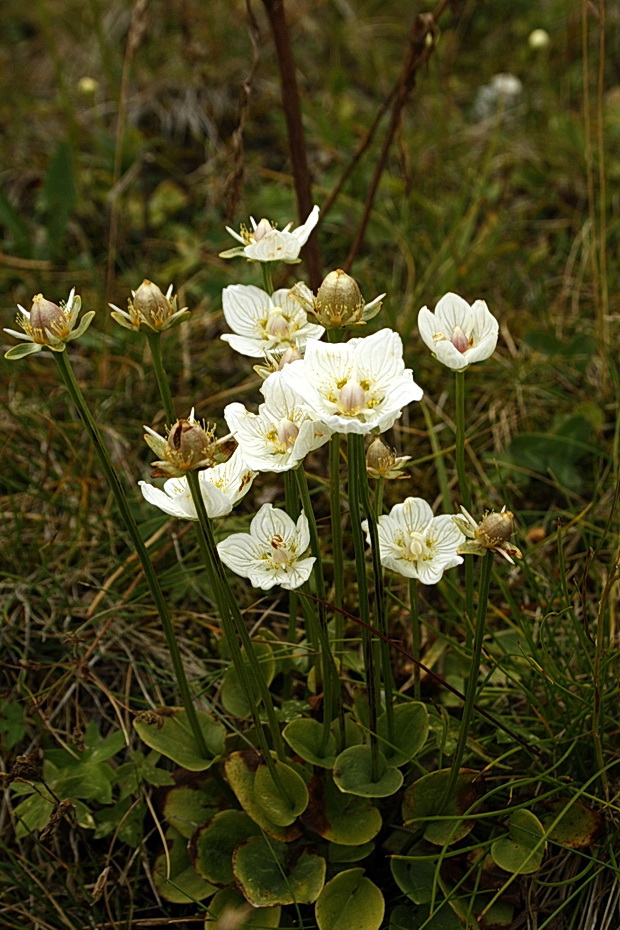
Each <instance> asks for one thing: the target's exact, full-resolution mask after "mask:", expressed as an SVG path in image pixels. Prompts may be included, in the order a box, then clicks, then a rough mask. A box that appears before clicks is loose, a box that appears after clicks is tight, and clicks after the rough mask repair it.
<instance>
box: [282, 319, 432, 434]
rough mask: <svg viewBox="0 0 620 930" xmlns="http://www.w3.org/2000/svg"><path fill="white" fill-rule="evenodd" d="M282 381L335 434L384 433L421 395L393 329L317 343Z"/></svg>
mask: <svg viewBox="0 0 620 930" xmlns="http://www.w3.org/2000/svg"><path fill="white" fill-rule="evenodd" d="M279 377H280V378H281V379H282V382H283V383H284V384H285V385H288V387H290V388H291V389H292V390H293V391H296V392H297V393H298V394H299V395H300V396H301V397H303V399H304V402H305V403H306V404H307V405H308V407H309V408H310V410H312V411H313V413H314V414H315V415H316V416H317V417H318V418H319V419H320V420H322V421H323V423H325V424H326V426H328V427H329V428H330V429H331V430H333V431H334V432H335V433H362V434H364V433H370V432H371V431H373V430H378V431H379V432H384V430H386V429H389V428H390V427H391V426H393V424H394V423H395V421H396V420H397V419H398V417H399V416H400V414H401V411H402V409H403V407H405V406H406V405H407V404H408V403H410V402H411V401H412V400H420V398H421V397H422V394H423V391H422V388H421V387H419V386H418V385H417V384H416V383H415V381H414V380H413V373H412V371H411V369H410V368H405V363H404V361H403V344H402V340H401V338H400V336H399V335H398V333H395V332H393V331H392V330H391V329H382V330H380V331H379V332H378V333H374V334H373V335H372V336H366V337H365V338H363V339H351V340H349V342H345V343H334V344H331V343H327V342H318V341H316V340H314V339H313V340H311V341H309V342H308V344H307V346H306V353H305V356H304V358H303V360H302V361H298V362H292V363H291V364H290V365H285V366H284V368H283V369H282V371H281V373H280V376H279Z"/></svg>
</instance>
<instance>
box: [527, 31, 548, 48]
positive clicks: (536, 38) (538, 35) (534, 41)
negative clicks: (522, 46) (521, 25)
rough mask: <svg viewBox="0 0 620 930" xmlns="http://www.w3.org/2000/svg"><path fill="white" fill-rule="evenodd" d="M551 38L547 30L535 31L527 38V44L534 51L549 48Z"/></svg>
mask: <svg viewBox="0 0 620 930" xmlns="http://www.w3.org/2000/svg"><path fill="white" fill-rule="evenodd" d="M550 42H551V37H550V36H549V33H548V32H547V30H546V29H533V30H532V32H530V34H529V36H528V38H527V44H528V45H529V47H530V48H532V49H536V50H537V49H541V48H547V47H548V46H549V43H550Z"/></svg>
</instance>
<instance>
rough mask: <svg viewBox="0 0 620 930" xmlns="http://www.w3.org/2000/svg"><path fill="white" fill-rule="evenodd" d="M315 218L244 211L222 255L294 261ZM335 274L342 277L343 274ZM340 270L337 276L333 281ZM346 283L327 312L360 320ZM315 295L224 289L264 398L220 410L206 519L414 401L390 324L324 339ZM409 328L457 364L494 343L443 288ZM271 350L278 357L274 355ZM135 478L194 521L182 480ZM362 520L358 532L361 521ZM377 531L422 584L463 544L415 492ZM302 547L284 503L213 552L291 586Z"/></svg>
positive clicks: (230, 319) (456, 528)
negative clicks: (271, 476) (221, 454)
mask: <svg viewBox="0 0 620 930" xmlns="http://www.w3.org/2000/svg"><path fill="white" fill-rule="evenodd" d="M317 222H318V207H315V208H314V209H313V211H312V213H311V214H310V216H309V217H308V219H307V220H306V222H305V223H304V224H303V225H302V226H300V227H298V228H297V229H294V230H292V231H290V230H291V224H290V223H289V224H288V226H286V227H285V228H284V229H283V230H282V231H278V230H277V229H276V228H275V227H274V226H272V224H271V223H269V222H268V221H267V220H264V219H263V220H261V221H260V222H259V223H256V222H255V220H254V219H252V220H251V223H252V231H248V230H246V229H242V231H241V234H240V235H239V234H237V233H236V232H234V231H233V230H232V229H229V230H228V231H229V232H230V233H231V234H232V235H233V236H234V237H235V238H236V239H238V240H239V241H240V242H241V243H242V246H239V247H237V248H235V249H232V250H229V251H228V252H224V253H222V255H223V256H224V257H227V258H228V257H233V256H236V255H243V256H245V257H246V258H247V259H248V260H250V261H255V262H273V261H285V262H289V263H292V262H295V261H297V259H298V255H299V250H300V248H301V246H302V245H303V244H304V243H305V242H306V241H307V239H308V237H309V235H310V233H311V231H312V230H313V229H314V227H315V226H316V223H317ZM337 274H338V275H339V276H340V278H342V279H343V280H344V279H348V276H347V275H345V274H344V272H340V271H339V272H338V273H337ZM333 275H334V273H333V272H332V277H333ZM340 278H339V279H338V281H337V283H338V284H339V285H340V286H341V289H342V288H343V285H342V282H341V281H340ZM350 282H352V279H348V280H345V281H344V287H345V288H346V287H349V289H350V288H351V287H353V285H354V286H355V288H356V290H355V295H354V296H355V298H356V301H357V302H356V306H355V308H354V310H355V313H352V312H350V308H345V309H347V315H345V314H344V311H343V310H342V307H340V304H339V305H338V309H339V313H340V316H338V319H339V320H340V319H343V320H344V319H345V318H346V319H347V320H348V319H349V317H350V318H351V319H352V320H353V322H355V323H356V324H359V322H360V321H361V322H362V325H363V324H364V320H365V319H367V318H370V315H368V314H367V315H366V317H364V316H363V312H364V310H365V307H364V304H363V298H361V295H359V294H358V292H359V289H358V288H357V285H356V284H355V282H353V284H350ZM381 296H383V295H381ZM323 302H324V301H317V299H316V298H314V296H313V294H312V293H311V291H310V290H309V289H308V288H307V287H306V285H305V284H303V283H301V282H298V283H297V284H296V285H295V286H294V288H292V289H289V288H284V289H280V290H276V291H275V292H274V293H273V294H272V295H270V294H268V293H267V292H266V291H264V290H262V289H261V288H259V287H254V286H252V285H242V284H234V285H231V286H229V287H226V288H224V291H223V295H222V303H223V310H224V317H225V319H226V323H227V325H228V327H229V328H230V330H231V331H232V332H230V333H226V334H224V335H223V336H222V339H223V340H224V341H226V342H227V343H228V344H229V345H230V346H231V347H232V348H233V349H235V350H236V351H237V352H240V353H241V354H242V355H246V356H251V357H254V358H260V357H265V358H266V359H267V362H268V364H267V367H266V368H265V369H260V368H257V370H258V371H261V373H263V372H264V375H265V378H266V380H265V381H264V383H263V385H262V388H261V390H262V394H263V397H264V403H262V404H261V405H260V406H259V408H258V412H257V413H254V412H252V411H250V410H247V409H246V408H245V407H244V406H243V405H242V404H240V403H232V404H229V405H228V406H227V407H226V409H225V411H224V416H225V419H226V423H227V425H228V428H229V429H230V431H231V433H232V436H233V437H234V439H235V440H236V442H237V445H238V448H237V450H236V451H235V453H234V454H233V456H232V457H231V458H230V459H229V460H228V461H227V462H225V463H223V464H216V465H214V466H213V467H207V468H203V469H202V470H200V471H199V472H198V474H199V480H200V487H201V490H202V493H203V497H204V500H205V504H206V509H207V513H208V515H209V516H210V517H220V516H225V515H226V514H227V513H229V512H230V510H231V509H232V507H233V506H234V504H235V503H237V501H239V500H240V499H241V498H242V497H243V496H244V495H245V493H246V492H247V491H248V489H249V487H250V485H251V483H252V480H253V478H254V476H255V474H256V473H257V472H283V471H286V470H288V469H293V468H296V467H298V466H299V465H300V463H301V462H302V461H303V459H304V458H305V456H306V455H307V454H308V453H309V452H312V451H314V450H315V449H318V448H319V447H320V446H322V445H323V444H324V443H326V442H327V441H328V440H329V439H330V437H331V436H332V435H333V434H334V433H356V434H361V435H368V434H371V433H372V434H374V435H375V436H377V435H378V434H380V433H383V432H385V430H387V429H389V428H390V427H392V426H393V425H394V423H395V422H396V420H397V419H398V418H399V417H400V415H401V413H402V411H403V409H404V407H405V406H406V405H407V404H409V403H411V402H412V401H419V400H420V399H421V398H422V395H423V392H422V389H421V388H420V387H419V386H418V385H417V384H416V383H415V381H414V379H413V372H412V371H411V369H409V368H406V367H405V362H404V359H403V344H402V340H401V338H400V336H399V335H398V333H396V332H394V331H393V330H390V329H382V330H380V331H379V332H376V333H374V334H372V335H370V336H366V337H357V338H353V339H350V340H349V341H348V342H340V343H333V342H324V341H322V337H323V336H324V333H325V329H324V327H323V326H321V325H318V324H317V323H313V322H310V321H309V319H308V315H307V310H308V308H309V307H312V308H314V309H313V313H314V318H315V319H316V316H317V315H318V314H317V311H316V307H319V308H320V309H321V308H322V303H323ZM377 302H378V301H376V302H374V303H377ZM340 303H343V299H341V300H340ZM358 304H359V306H358ZM343 306H344V303H343ZM327 310H329V308H327ZM327 310H325V311H324V312H325V314H326V319H327V318H328V317H329V314H328V313H327ZM329 318H330V319H331V317H329ZM326 325H328V324H326ZM418 325H419V329H420V335H421V337H422V339H423V341H424V342H425V343H426V345H427V346H428V347H429V349H430V350H431V351H432V353H433V355H434V356H435V358H437V359H438V360H439V361H440V362H442V363H443V364H444V365H446V366H447V367H448V368H451V369H453V370H456V371H462V370H464V369H465V368H467V367H468V366H469V365H471V364H472V363H474V362H478V361H481V360H483V359H486V358H488V357H489V356H490V355H491V354H492V353H493V351H494V350H495V346H496V344H497V336H498V323H497V320H496V319H495V318H494V317H493V316H492V314H491V313H490V312H489V309H488V307H487V305H486V303H484V301H482V300H477V301H475V303H474V304H473V305H471V306H470V305H469V304H468V303H467V302H466V301H465V300H463V298H461V297H459V296H458V295H456V294H446V295H445V296H444V297H443V298H442V299H441V300H440V301H439V303H438V304H437V306H436V308H435V311H434V313H433V312H431V311H430V310H429V309H428V308H427V307H423V308H422V310H420V313H419V316H418ZM274 359H276V360H277V359H279V360H280V363H279V364H273V360H274ZM183 422H185V421H183ZM150 432H152V431H150ZM151 438H152V437H151ZM406 458H407V457H405V459H406ZM140 485H141V488H142V493H143V494H144V497H145V498H146V499H147V500H148V501H149V502H150V503H152V504H155V505H156V506H158V507H160V508H161V509H162V510H164V511H165V512H166V513H168V514H170V515H172V516H175V517H181V518H185V519H190V520H195V519H197V515H196V511H195V508H194V504H193V502H192V498H191V494H190V492H189V488H188V484H187V479H186V478H185V477H174V478H171V479H170V480H168V481H166V482H165V484H164V486H163V489H162V490H160V489H158V488H155V487H153V486H152V485H150V484H148V483H146V482H140ZM363 526H364V529H365V531H366V532H367V533H368V527H367V525H366V524H363ZM378 535H379V546H380V551H381V561H382V563H383V565H384V566H385V567H386V568H388V569H391V570H393V571H395V572H398V573H399V574H401V575H403V576H405V577H409V578H416V579H418V580H419V581H421V582H422V583H424V584H436V583H437V582H438V581H439V580H440V578H441V577H442V575H443V573H444V571H446V570H447V569H449V568H453V567H454V566H456V565H459V564H461V563H462V561H463V559H462V557H461V556H460V555H459V554H458V553H459V551H473V550H472V548H471V543H468V542H467V541H466V534H465V533H464V532H463V527H462V526H461V525H460V524H459V521H458V518H457V520H456V521H455V520H454V518H453V517H452V516H450V515H448V514H445V515H442V516H434V515H433V512H432V510H431V508H430V506H429V504H427V503H426V501H424V500H421V499H420V498H417V497H409V498H407V499H406V500H405V501H404V502H403V503H401V504H396V505H395V506H394V507H393V508H392V510H391V512H390V513H389V514H387V515H383V516H380V517H379V520H378ZM369 542H370V536H369ZM308 545H309V533H308V520H307V517H306V515H305V514H304V513H303V512H302V513H301V516H300V518H299V520H298V521H297V523H294V522H293V520H291V518H290V517H289V516H288V515H287V514H286V513H284V512H283V511H281V510H277V509H274V508H273V507H272V506H271V505H270V504H265V505H264V506H263V507H262V508H261V509H260V510H259V512H258V513H257V514H256V516H255V517H254V519H253V520H252V522H251V525H250V532H249V533H235V534H233V535H232V536H229V537H228V538H227V539H225V540H224V541H223V542H220V543H219V544H218V551H219V553H220V556H221V558H222V560H223V561H224V562H225V564H226V565H227V566H228V567H229V568H230V569H232V570H233V571H234V572H236V573H237V574H240V575H242V576H244V577H247V578H249V580H250V581H251V583H252V584H253V585H254V586H256V587H260V588H263V589H268V588H270V587H272V586H273V585H275V584H279V585H281V586H282V587H284V588H288V589H293V588H296V587H298V586H299V585H301V584H303V583H304V582H305V581H306V580H307V579H308V577H309V575H310V572H311V570H312V565H313V563H314V561H315V560H314V558H308V557H307V556H306V550H307V548H308ZM467 546H469V549H468V548H467Z"/></svg>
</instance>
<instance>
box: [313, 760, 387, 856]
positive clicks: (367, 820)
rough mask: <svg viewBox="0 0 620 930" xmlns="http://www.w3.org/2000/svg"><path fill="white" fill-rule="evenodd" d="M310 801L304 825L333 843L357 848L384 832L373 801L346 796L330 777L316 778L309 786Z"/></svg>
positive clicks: (352, 795)
mask: <svg viewBox="0 0 620 930" xmlns="http://www.w3.org/2000/svg"><path fill="white" fill-rule="evenodd" d="M308 790H309V792H310V802H309V804H308V807H307V809H306V811H305V812H304V813H303V815H302V818H301V819H302V822H303V824H304V826H305V827H307V829H308V830H313V831H314V832H315V833H318V834H319V835H320V836H322V837H323V838H324V839H326V840H329V841H330V843H338V844H340V845H342V846H354V847H358V846H360V845H361V844H363V843H368V842H369V841H370V840H372V839H373V838H374V837H375V836H376V835H377V833H378V832H379V830H380V829H381V814H380V813H379V811H378V810H377V808H376V807H375V806H374V804H372V803H371V802H370V801H367V800H364V799H363V798H359V797H356V796H355V795H354V794H344V793H343V792H342V791H340V789H339V788H337V786H336V785H335V784H334V782H333V780H332V778H331V776H330V775H327V774H326V775H323V774H322V773H321V774H320V775H315V776H314V778H312V779H311V780H310V784H309V785H308Z"/></svg>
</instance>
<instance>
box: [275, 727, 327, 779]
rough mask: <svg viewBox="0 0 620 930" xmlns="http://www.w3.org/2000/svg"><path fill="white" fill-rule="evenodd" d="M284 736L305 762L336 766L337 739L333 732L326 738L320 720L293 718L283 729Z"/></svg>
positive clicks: (321, 765) (323, 766)
mask: <svg viewBox="0 0 620 930" xmlns="http://www.w3.org/2000/svg"><path fill="white" fill-rule="evenodd" d="M282 736H283V737H284V739H285V740H286V742H287V743H288V744H289V746H290V747H291V749H292V750H293V752H296V753H297V755H298V756H300V757H301V758H302V759H303V760H304V762H310V763H311V764H312V765H318V766H320V768H323V769H331V768H333V767H334V761H335V759H336V739H335V737H334V735H333V734H332V733H329V734H328V737H327V740H325V731H324V728H323V724H322V723H319V721H318V720H310V719H308V718H301V719H298V720H291V722H290V723H289V724H287V726H286V727H285V728H284V730H283V731H282Z"/></svg>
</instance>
